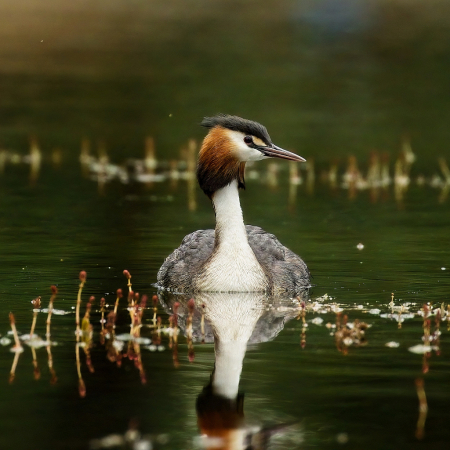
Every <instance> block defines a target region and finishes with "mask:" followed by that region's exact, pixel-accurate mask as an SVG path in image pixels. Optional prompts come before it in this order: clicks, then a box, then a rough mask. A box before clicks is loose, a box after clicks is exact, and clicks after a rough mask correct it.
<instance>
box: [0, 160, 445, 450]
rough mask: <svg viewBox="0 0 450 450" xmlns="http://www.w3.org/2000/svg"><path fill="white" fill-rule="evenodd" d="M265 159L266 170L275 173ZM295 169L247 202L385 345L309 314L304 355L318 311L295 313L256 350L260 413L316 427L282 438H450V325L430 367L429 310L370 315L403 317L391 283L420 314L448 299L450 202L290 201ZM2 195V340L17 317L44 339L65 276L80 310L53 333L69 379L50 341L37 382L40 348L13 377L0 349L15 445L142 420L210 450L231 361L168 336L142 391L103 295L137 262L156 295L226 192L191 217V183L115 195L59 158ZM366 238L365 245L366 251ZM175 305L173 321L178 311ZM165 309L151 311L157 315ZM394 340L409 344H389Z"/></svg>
mask: <svg viewBox="0 0 450 450" xmlns="http://www.w3.org/2000/svg"><path fill="white" fill-rule="evenodd" d="M265 168H266V163H265V162H263V163H261V169H262V171H264V170H265ZM286 171H287V166H284V165H282V166H281V167H280V184H279V186H278V188H276V189H275V190H272V189H270V188H268V187H267V185H264V184H263V183H262V182H260V181H257V180H255V181H248V182H247V185H248V186H247V190H246V191H245V192H244V193H243V194H242V195H241V198H242V206H243V209H244V211H245V218H246V221H247V223H254V224H258V225H261V226H262V227H264V228H265V229H266V230H269V231H270V232H273V233H274V234H276V235H277V236H278V237H279V238H280V240H281V241H282V242H283V243H284V244H286V245H287V246H288V247H290V248H291V249H292V250H294V251H295V252H297V253H299V254H301V255H302V257H303V258H304V259H305V261H306V262H307V263H308V266H309V268H310V270H311V273H312V275H313V283H314V284H315V287H314V288H313V289H312V291H311V298H312V300H314V299H315V298H317V297H319V296H322V295H324V294H328V295H329V296H331V297H332V299H329V300H324V301H323V303H324V304H325V305H334V304H338V305H340V307H341V308H343V309H344V312H343V313H342V314H347V315H348V318H349V322H353V321H354V320H355V319H359V320H361V321H365V322H367V323H368V324H370V325H372V326H371V327H370V328H369V329H368V330H366V339H367V345H365V346H362V347H358V348H356V347H353V346H350V347H349V349H348V354H347V355H344V354H343V353H342V352H339V351H338V350H337V348H336V343H335V338H334V337H333V336H330V332H332V331H333V329H327V328H326V327H325V324H326V323H327V322H329V323H331V324H334V323H335V321H336V313H334V312H330V311H328V312H322V313H321V312H313V311H309V310H308V311H307V313H306V317H305V319H306V321H307V323H309V326H308V328H307V331H306V346H305V347H304V348H301V345H300V341H301V330H302V323H301V322H302V321H301V320H295V319H294V320H290V321H287V322H286V324H285V326H284V329H282V330H281V332H280V333H279V335H278V336H277V337H276V338H275V339H274V340H273V341H271V342H263V343H255V344H252V345H251V346H250V347H249V350H248V352H247V354H246V357H245V360H244V364H243V372H242V377H241V383H240V390H241V391H242V392H244V393H245V401H244V414H245V418H246V420H247V421H248V422H250V423H256V424H260V425H266V426H273V425H277V424H280V423H290V422H299V425H297V428H294V431H292V430H291V431H289V432H286V433H285V434H284V435H283V433H281V435H279V436H278V435H277V436H275V437H274V438H273V439H274V441H273V442H275V443H277V444H276V446H275V447H274V448H317V447H319V448H330V449H331V448H336V447H339V446H344V447H345V448H361V447H364V448H373V449H376V448H389V449H390V448H392V449H398V448H436V449H438V448H446V445H447V439H448V430H447V428H446V422H447V419H448V410H447V409H448V402H449V394H448V392H449V381H448V373H449V364H450V363H449V360H448V352H449V347H448V346H449V343H448V336H449V335H448V333H449V332H448V331H447V324H446V323H445V322H443V323H441V327H440V329H441V331H442V335H441V336H440V355H439V356H438V355H437V354H435V352H433V354H432V356H431V357H430V359H429V371H428V373H426V374H423V373H422V364H423V361H422V359H423V357H422V355H417V354H413V353H411V352H409V351H408V348H409V347H411V346H414V345H417V344H420V343H422V341H421V337H422V335H423V328H422V325H423V319H422V318H421V317H420V316H415V318H413V319H408V320H405V322H404V323H403V326H402V328H401V329H398V325H397V322H396V321H393V320H389V319H388V318H382V317H380V316H379V315H377V314H369V313H368V311H369V310H370V309H372V308H379V309H380V310H381V314H383V313H389V311H390V307H389V305H388V304H389V302H390V300H391V292H393V293H394V294H395V300H394V302H395V305H397V306H398V305H400V304H402V303H406V302H411V303H413V305H411V306H410V309H411V311H413V312H416V311H418V310H419V309H420V307H421V305H422V304H423V303H426V302H431V303H432V304H433V305H434V306H436V307H437V306H440V304H441V303H442V302H445V304H448V302H449V300H448V287H449V278H448V276H449V275H448V273H449V271H448V269H449V268H448V266H449V263H448V223H449V220H450V211H449V207H448V202H447V203H439V202H438V192H437V191H436V190H433V189H431V188H429V187H421V188H420V187H417V186H412V187H411V188H410V189H409V190H408V191H407V193H406V194H405V197H404V200H403V203H402V204H401V205H399V204H398V203H397V202H396V201H395V199H394V197H393V192H392V190H391V189H389V190H388V193H387V195H386V197H385V199H384V200H383V201H379V202H377V203H371V202H370V201H369V198H370V197H369V194H368V192H360V193H358V195H357V197H356V198H355V199H354V200H349V199H348V192H347V191H345V190H341V189H339V190H338V191H337V192H335V193H334V194H333V195H332V194H331V193H330V191H329V189H328V188H327V187H326V186H323V185H321V184H319V183H316V189H315V191H314V192H313V193H312V194H311V193H308V192H307V189H306V187H305V186H304V185H302V186H299V187H298V192H297V200H296V201H295V205H289V202H288V188H289V187H288V184H287V182H286V181H284V180H283V178H284V177H287V172H286ZM262 189H264V196H261V190H262ZM1 192H2V205H1V217H2V219H1V225H0V230H1V254H2V273H3V275H2V282H1V309H0V333H1V334H2V336H5V335H6V333H7V331H8V329H9V323H8V312H9V311H13V312H14V314H15V317H16V323H17V328H18V330H19V331H20V332H21V333H28V332H29V329H30V326H31V320H32V315H33V313H32V306H31V304H30V301H31V300H32V299H33V298H35V297H36V296H37V295H41V296H42V297H43V307H46V306H47V302H48V300H49V297H50V291H49V286H50V285H51V284H56V285H57V286H58V289H59V294H58V297H57V300H56V302H55V308H58V309H62V310H65V311H67V312H70V314H68V315H62V316H55V315H54V316H53V319H52V326H51V334H52V340H54V341H56V342H57V343H58V345H57V346H54V347H52V355H53V366H54V369H55V372H56V376H57V382H56V383H55V384H54V385H52V384H51V383H50V379H51V375H50V372H49V369H48V367H47V352H46V349H45V348H42V349H37V350H36V353H37V359H38V364H39V368H40V373H41V375H40V379H38V380H35V379H34V378H33V365H32V354H31V351H30V348H28V347H27V346H25V351H24V352H23V353H22V354H21V355H20V358H19V362H18V365H17V369H16V373H15V379H14V381H13V382H12V383H11V384H9V382H8V380H9V376H10V375H9V372H10V369H11V364H12V361H13V358H14V354H13V353H11V352H10V351H9V347H10V346H11V345H8V346H5V347H0V354H1V358H0V380H3V381H2V384H3V388H2V389H1V396H0V408H1V415H2V418H3V421H2V425H1V429H2V433H1V435H2V448H17V449H22V448H23V449H28V448H33V449H34V448H35V449H38V448H45V449H50V448H55V449H56V448H88V445H89V442H90V441H91V440H92V439H94V438H101V437H104V436H107V435H109V434H112V433H120V434H123V433H124V432H125V431H126V429H127V428H128V425H129V422H130V420H131V419H136V420H137V421H138V423H139V425H138V428H139V430H140V431H141V432H142V433H144V434H150V435H153V439H156V436H158V435H161V434H163V435H167V438H168V439H169V443H167V444H164V445H163V444H155V445H156V446H158V445H159V446H160V447H161V448H193V444H192V442H193V439H194V438H195V436H197V435H198V428H197V425H196V420H197V419H196V413H195V402H196V398H197V396H198V395H199V394H200V392H201V390H202V388H203V387H204V386H205V385H206V384H207V383H208V380H209V376H210V373H211V371H212V368H213V363H214V349H213V345H212V343H208V342H207V343H205V344H200V343H198V342H196V343H194V351H195V360H194V362H192V363H190V362H189V361H188V349H187V344H186V339H185V338H184V336H183V333H182V334H181V335H180V338H179V350H178V353H179V367H178V368H175V367H174V364H173V357H172V351H171V350H170V349H169V348H168V337H167V336H163V345H164V347H165V350H164V351H161V352H158V351H156V352H151V351H149V350H146V349H142V362H143V367H144V370H145V372H146V377H147V384H146V385H142V384H141V382H140V377H139V372H138V370H137V369H136V367H135V366H134V365H133V362H132V361H128V360H127V359H126V358H124V360H123V363H122V366H121V367H120V368H118V367H116V365H115V364H114V363H112V362H110V361H108V360H107V359H106V351H105V348H104V346H103V345H101V343H100V340H99V331H100V327H101V325H100V322H99V321H100V313H99V312H98V309H99V299H100V297H102V296H104V297H105V299H106V302H107V303H108V304H109V305H110V306H109V307H108V308H107V309H108V311H109V310H111V309H112V305H113V303H114V300H115V295H114V293H115V291H116V289H117V288H119V287H120V288H122V289H126V280H125V278H124V276H123V274H122V271H123V269H125V268H127V269H128V270H129V271H130V272H131V274H132V281H133V288H134V289H135V290H136V291H138V292H140V293H142V294H143V293H145V294H147V295H152V294H154V293H155V288H154V287H152V283H154V282H155V281H156V273H157V270H158V268H159V265H160V264H161V263H162V261H163V259H164V257H165V256H167V255H168V254H169V253H170V252H171V251H172V250H173V248H175V247H176V246H177V245H178V244H179V242H180V240H181V238H182V237H183V236H184V235H185V234H186V233H188V232H190V231H192V230H195V229H199V228H205V227H210V226H213V219H214V217H213V213H212V209H211V207H210V205H209V201H208V199H207V198H206V197H204V196H203V194H202V193H201V192H199V191H197V200H198V209H197V210H196V211H194V212H190V211H189V210H188V207H187V195H186V186H185V182H183V181H179V184H178V186H177V188H170V187H169V184H168V182H167V183H160V184H156V185H154V186H153V188H150V189H148V188H143V187H141V186H138V185H135V186H134V187H132V186H125V187H123V186H121V185H120V184H118V183H112V184H109V185H107V186H106V190H105V193H104V195H99V194H98V192H97V186H96V183H95V182H93V181H91V180H88V179H85V178H83V177H82V176H81V174H80V173H79V171H78V168H76V167H73V166H70V167H67V166H65V165H64V164H63V165H62V167H61V168H60V169H59V170H56V169H54V168H52V167H51V166H50V165H47V164H45V165H44V166H43V168H42V171H41V175H40V178H39V179H38V181H37V183H36V185H35V186H34V187H32V186H29V183H28V177H27V170H26V168H25V166H8V167H7V171H6V173H5V174H4V175H3V176H2V178H1ZM168 195H170V197H169V199H170V200H167V198H168V197H167V196H168ZM360 242H361V243H363V244H364V249H363V250H358V249H357V248H356V245H357V244H358V243H360ZM443 267H447V270H442V268H443ZM81 269H84V270H86V271H87V273H88V282H87V284H86V287H85V290H84V294H83V307H82V315H84V308H85V304H86V302H87V299H88V297H89V296H90V295H94V296H95V297H96V301H95V303H94V307H93V313H92V315H91V323H92V324H93V326H94V336H93V342H94V346H93V348H92V362H93V366H94V369H95V372H94V373H89V371H88V370H87V367H86V365H85V363H84V360H85V356H84V353H83V351H81V362H82V367H81V371H82V374H83V378H84V381H85V384H86V396H85V398H80V396H79V392H78V376H77V371H76V360H75V317H74V314H73V309H72V307H74V306H75V303H76V293H77V288H78V273H79V271H80V270H81ZM121 305H122V306H121V307H120V308H119V316H118V319H117V329H116V333H127V332H129V315H128V312H127V311H126V308H125V306H126V302H125V304H124V303H122V304H121ZM358 305H361V306H359V307H358ZM291 307H292V305H291ZM358 308H362V309H358ZM158 314H159V315H161V317H162V319H163V323H164V324H165V325H167V323H168V322H167V317H168V316H167V311H165V310H164V309H163V308H162V307H161V305H160V306H159V310H158ZM297 314H298V313H297V312H294V313H293V317H294V318H295V316H296V315H297ZM316 316H318V317H322V318H323V319H324V322H323V323H322V324H321V325H315V324H313V323H311V322H310V320H312V319H313V318H314V317H316ZM151 319H152V311H151V309H148V310H146V311H145V314H144V324H151ZM45 320H46V314H44V313H39V314H38V321H37V328H36V332H37V333H38V334H39V335H40V336H41V337H43V336H45ZM431 320H432V326H431V329H432V331H433V330H434V318H432V319H431ZM141 336H144V337H151V330H150V329H148V328H143V330H142V333H141ZM10 337H11V336H10ZM390 341H395V342H398V343H399V344H400V346H399V347H398V348H388V347H386V346H385V344H386V343H387V342H390ZM420 377H421V378H423V379H424V382H425V392H426V395H427V399H428V405H429V413H428V417H427V419H426V424H425V437H424V438H423V439H422V440H417V439H416V438H415V430H416V422H417V419H418V407H419V403H418V398H417V394H416V388H415V380H416V379H417V378H420ZM25 430H26V431H25ZM343 433H344V436H345V437H346V439H348V442H347V443H346V444H338V443H337V441H336V439H337V436H338V435H339V436H341V437H342V435H343ZM300 441H301V443H299V442H300ZM274 445H275V444H274Z"/></svg>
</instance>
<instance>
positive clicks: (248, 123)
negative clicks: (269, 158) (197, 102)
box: [201, 114, 272, 145]
mask: <svg viewBox="0 0 450 450" xmlns="http://www.w3.org/2000/svg"><path fill="white" fill-rule="evenodd" d="M201 125H202V126H203V127H206V128H214V127H217V126H218V127H223V128H228V129H229V130H233V131H240V132H242V133H244V134H250V135H252V136H255V137H257V138H259V139H261V140H262V141H264V143H265V144H267V145H270V144H272V141H271V140H270V136H269V133H268V132H267V130H266V127H265V126H264V125H261V124H260V123H258V122H253V121H252V120H247V119H243V118H242V117H238V116H230V115H229V114H217V116H213V117H205V118H204V119H203V120H202V123H201Z"/></svg>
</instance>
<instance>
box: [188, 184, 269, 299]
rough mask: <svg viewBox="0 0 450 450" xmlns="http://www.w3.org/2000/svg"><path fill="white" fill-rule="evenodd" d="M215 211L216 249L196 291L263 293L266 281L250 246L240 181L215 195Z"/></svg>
mask: <svg viewBox="0 0 450 450" xmlns="http://www.w3.org/2000/svg"><path fill="white" fill-rule="evenodd" d="M213 203H214V210H215V212H216V248H215V249H214V252H213V254H212V256H211V258H210V259H209V260H208V261H207V262H206V264H205V266H204V267H203V270H202V273H201V274H200V275H199V276H198V278H197V280H196V283H195V285H196V288H197V289H199V290H202V291H209V292H261V291H264V290H266V288H267V278H266V276H265V274H264V271H263V269H262V267H261V265H260V264H259V262H258V260H257V259H256V256H255V254H254V253H253V250H252V249H251V247H250V245H249V244H248V240H247V232H246V230H245V225H244V221H243V217H242V210H241V207H240V203H239V193H238V188H237V182H236V181H233V182H232V183H231V184H230V185H228V186H226V187H224V188H222V189H219V190H218V191H217V192H216V193H215V194H214V196H213Z"/></svg>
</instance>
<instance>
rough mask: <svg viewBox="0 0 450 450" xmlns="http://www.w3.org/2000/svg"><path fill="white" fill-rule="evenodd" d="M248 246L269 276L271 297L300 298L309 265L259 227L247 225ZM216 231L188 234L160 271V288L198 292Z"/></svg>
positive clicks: (305, 286) (307, 282)
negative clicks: (197, 279) (279, 295)
mask: <svg viewBox="0 0 450 450" xmlns="http://www.w3.org/2000/svg"><path fill="white" fill-rule="evenodd" d="M245 228H246V230H247V237H248V243H249V245H250V247H251V248H252V250H253V253H254V254H255V256H256V259H257V260H258V262H259V263H260V264H261V267H262V268H263V270H264V272H265V273H266V275H267V277H268V280H269V286H268V287H267V291H268V293H269V294H281V293H285V294H286V295H291V296H293V295H297V294H298V293H299V292H301V291H303V290H305V289H307V288H308V287H310V274H309V271H308V268H307V267H306V264H305V263H304V262H303V260H302V259H301V258H300V257H299V256H297V255H296V254H295V253H294V252H292V251H291V250H289V249H288V248H286V247H285V246H284V245H282V244H281V243H280V241H279V240H278V239H277V238H276V237H275V236H274V235H273V234H270V233H267V232H266V231H264V230H263V229H262V228H260V227H256V226H253V225H247V226H246V227H245ZM214 242H215V232H214V230H198V231H195V232H194V233H191V234H188V235H187V236H186V237H185V238H184V239H183V241H182V243H181V245H180V247H178V248H177V249H176V250H175V251H174V252H173V253H172V254H171V255H169V256H168V257H167V258H166V260H165V261H164V264H163V265H162V266H161V268H160V269H159V272H158V285H159V286H160V287H163V288H165V289H169V290H171V291H175V292H192V291H195V278H196V275H197V274H199V273H200V271H201V269H202V266H203V265H204V264H205V262H206V261H207V260H208V258H209V257H210V256H211V255H212V253H213V250H214Z"/></svg>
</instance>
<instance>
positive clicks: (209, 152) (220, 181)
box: [197, 114, 305, 198]
mask: <svg viewBox="0 0 450 450" xmlns="http://www.w3.org/2000/svg"><path fill="white" fill-rule="evenodd" d="M201 125H202V126H204V127H206V128H209V133H208V134H207V135H206V137H205V139H204V140H203V144H202V148H201V149H200V153H199V156H198V165H197V179H198V182H199V184H200V187H201V188H202V190H203V192H204V193H205V194H206V195H207V196H208V197H210V198H211V197H212V195H213V194H214V192H216V191H217V190H218V189H221V188H223V187H225V186H227V185H228V184H230V183H231V182H232V181H233V180H237V182H238V186H239V187H240V188H245V182H244V170H245V163H246V162H247V161H259V160H260V159H266V158H281V159H288V160H290V161H301V162H303V161H305V159H304V158H302V157H301V156H298V155H296V154H295V153H291V152H288V151H287V150H283V149H282V148H280V147H277V146H276V145H275V144H273V143H272V141H271V139H270V136H269V133H267V130H266V128H265V127H264V126H263V125H261V124H260V123H258V122H253V121H251V120H246V119H242V118H241V117H238V116H230V115H228V114H219V115H217V116H214V117H205V118H204V119H203V121H202V123H201Z"/></svg>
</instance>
